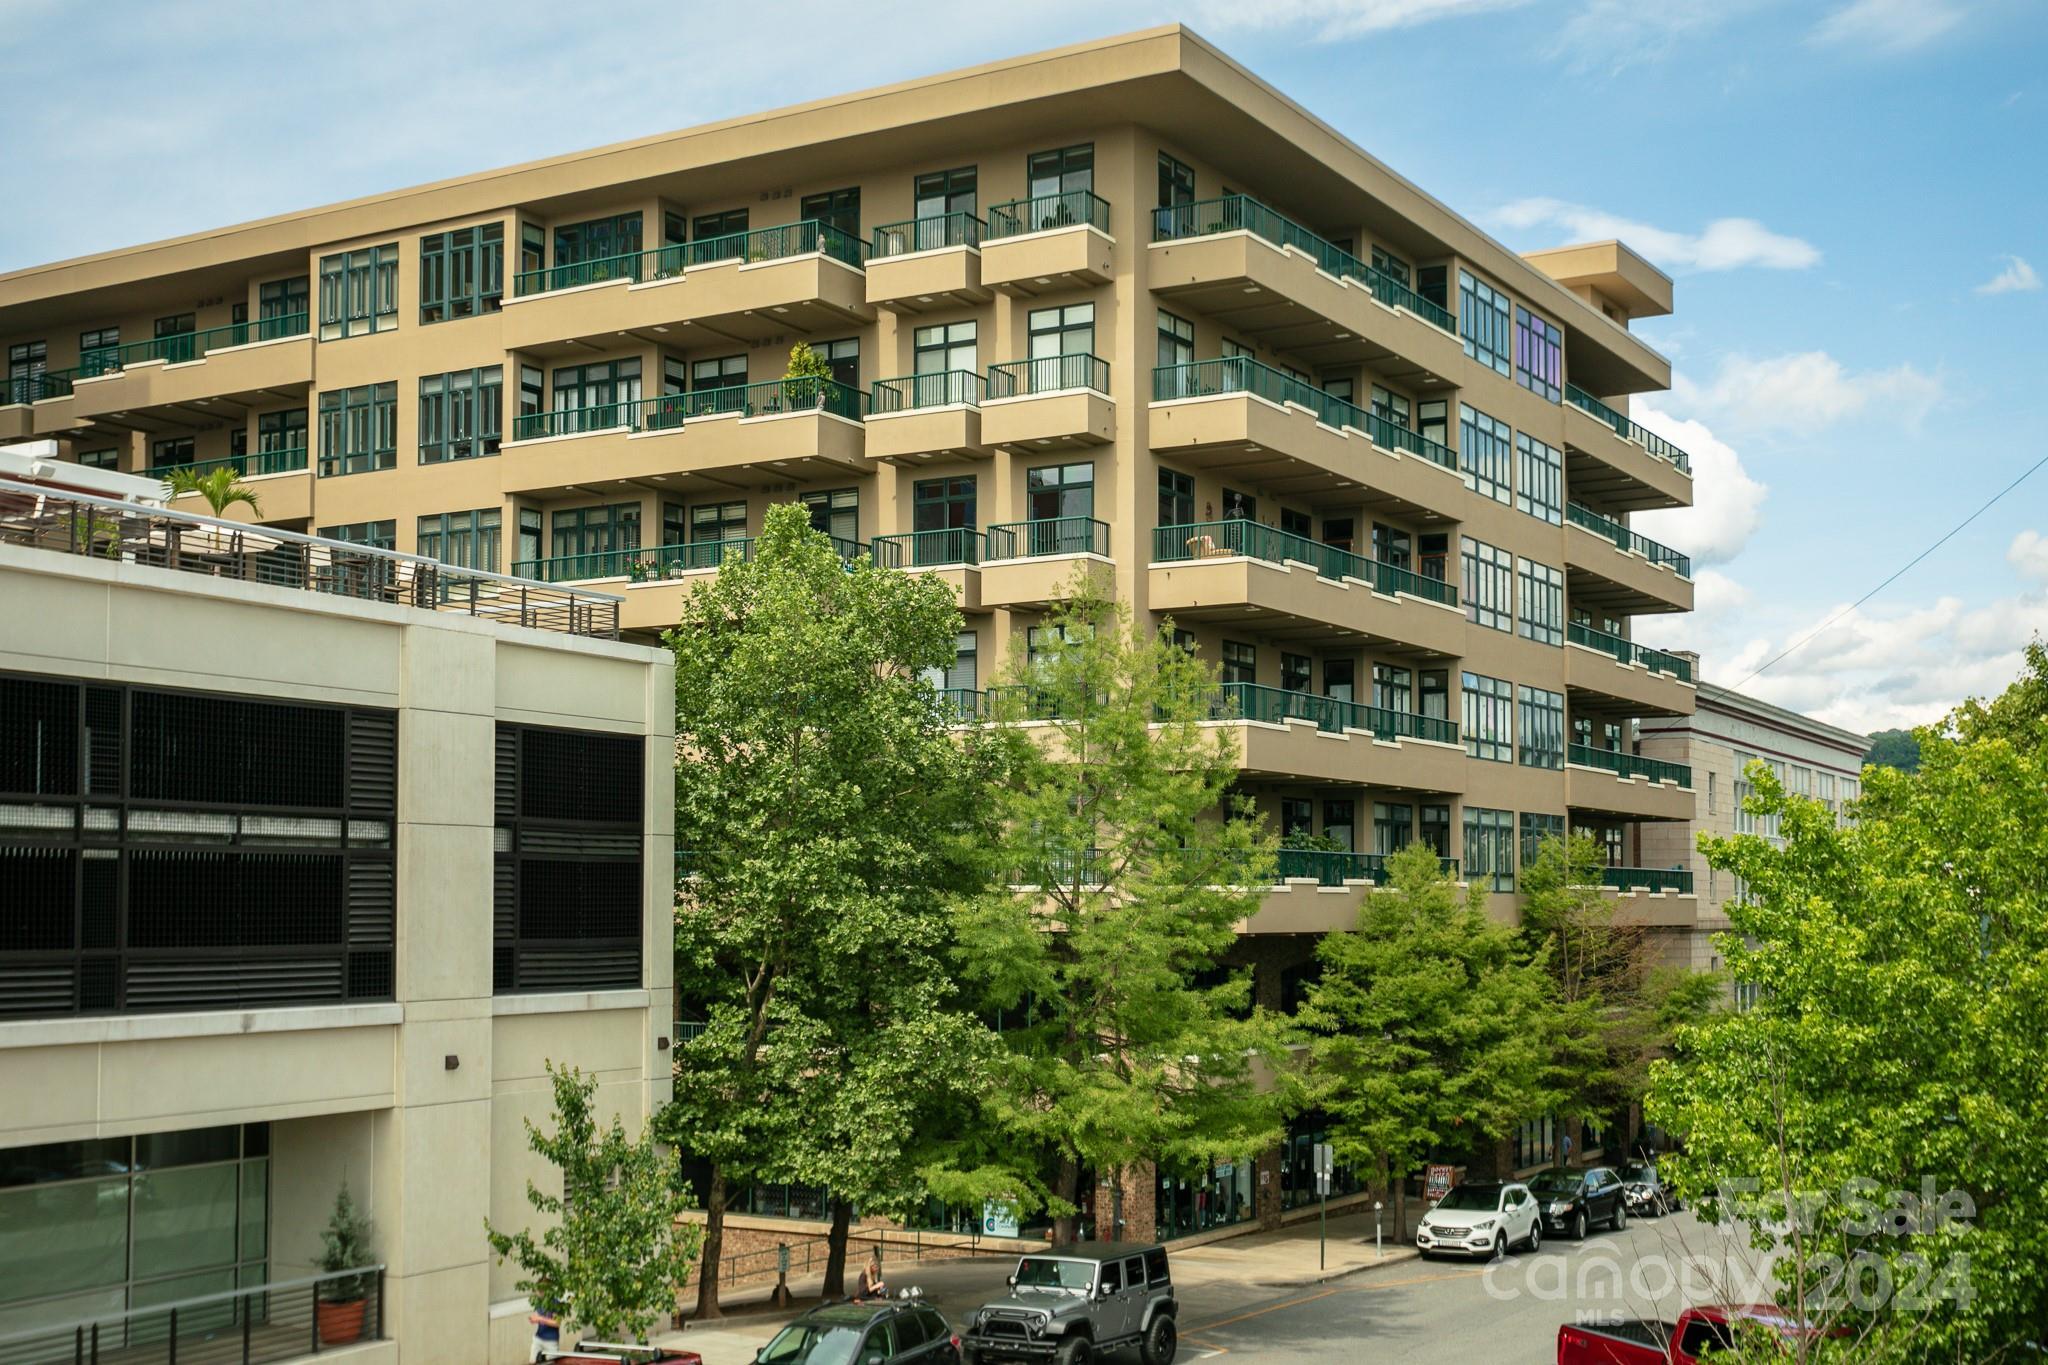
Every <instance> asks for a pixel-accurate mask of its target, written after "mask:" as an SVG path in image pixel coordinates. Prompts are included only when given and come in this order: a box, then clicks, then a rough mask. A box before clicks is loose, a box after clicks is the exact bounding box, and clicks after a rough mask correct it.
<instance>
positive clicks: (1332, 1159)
mask: <svg viewBox="0 0 2048 1365" xmlns="http://www.w3.org/2000/svg"><path fill="white" fill-rule="evenodd" d="M1336 1169H1337V1153H1336V1151H1335V1150H1334V1149H1333V1148H1332V1147H1331V1146H1330V1144H1329V1143H1327V1142H1318V1143H1317V1144H1316V1174H1317V1175H1319V1176H1322V1177H1323V1178H1324V1183H1325V1184H1327V1183H1328V1180H1329V1177H1330V1175H1331V1173H1332V1172H1334V1171H1335V1170H1336Z"/></svg>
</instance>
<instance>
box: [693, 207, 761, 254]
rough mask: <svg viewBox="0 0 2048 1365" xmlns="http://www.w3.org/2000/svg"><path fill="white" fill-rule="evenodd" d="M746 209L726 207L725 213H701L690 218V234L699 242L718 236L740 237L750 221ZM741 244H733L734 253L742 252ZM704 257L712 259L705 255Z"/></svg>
mask: <svg viewBox="0 0 2048 1365" xmlns="http://www.w3.org/2000/svg"><path fill="white" fill-rule="evenodd" d="M749 221H750V220H749V218H748V211H747V210H746V209H726V210H725V211H724V212H723V213H700V214H698V215H697V216H696V217H695V218H692V219H691V220H690V236H691V238H692V239H693V240H695V241H699V242H705V241H710V240H712V239H713V238H718V237H739V236H743V235H744V234H745V233H746V231H747V224H748V222H749ZM740 248H741V244H740V243H738V242H734V243H733V244H732V254H733V255H735V256H737V255H739V254H740ZM704 259H707V260H708V259H711V258H710V257H705V258H704Z"/></svg>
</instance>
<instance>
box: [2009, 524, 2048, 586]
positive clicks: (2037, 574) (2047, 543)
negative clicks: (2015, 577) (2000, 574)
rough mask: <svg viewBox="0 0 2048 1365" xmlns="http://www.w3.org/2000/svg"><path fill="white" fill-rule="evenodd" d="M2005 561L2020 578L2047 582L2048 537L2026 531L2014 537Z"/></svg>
mask: <svg viewBox="0 0 2048 1365" xmlns="http://www.w3.org/2000/svg"><path fill="white" fill-rule="evenodd" d="M2005 559H2006V562H2007V563H2008V564H2011V565H2012V567H2013V568H2014V570H2016V571H2017V572H2018V573H2019V575H2020V576H2021V577H2022V578H2032V579H2038V580H2040V581H2042V582H2048V536H2044V535H2042V534H2041V533H2040V532H2039V531H2035V530H2026V531H2022V532H2020V533H2019V534H2018V535H2016V536H2014V537H2013V538H2012V544H2011V545H2008V546H2007V547H2006V550H2005Z"/></svg>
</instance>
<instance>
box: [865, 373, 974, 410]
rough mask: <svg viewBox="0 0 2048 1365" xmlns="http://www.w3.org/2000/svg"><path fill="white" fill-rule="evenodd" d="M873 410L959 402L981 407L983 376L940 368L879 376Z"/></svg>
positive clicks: (925, 406)
mask: <svg viewBox="0 0 2048 1365" xmlns="http://www.w3.org/2000/svg"><path fill="white" fill-rule="evenodd" d="M872 392H873V394H874V397H873V400H872V401H871V402H870V403H869V405H868V411H870V412H908V411H910V410H911V409H913V408H944V407H953V406H957V405H959V404H963V403H964V404H966V405H967V406H968V407H979V406H980V404H981V376H980V375H978V374H976V373H975V372H974V371H972V370H940V371H939V372H938V373H936V374H906V375H899V376H897V377H896V378H894V379H877V380H876V381H875V387H874V389H873V391H872Z"/></svg>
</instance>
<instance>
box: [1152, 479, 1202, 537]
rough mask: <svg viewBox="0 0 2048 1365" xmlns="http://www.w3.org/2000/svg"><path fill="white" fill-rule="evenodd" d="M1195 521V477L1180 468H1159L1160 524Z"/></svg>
mask: <svg viewBox="0 0 2048 1365" xmlns="http://www.w3.org/2000/svg"><path fill="white" fill-rule="evenodd" d="M1194 521H1195V479H1194V476H1193V475H1192V474H1183V473H1181V472H1180V471H1179V470H1178V469H1167V468H1165V467H1164V466H1161V467H1160V470H1159V524H1160V525H1161V526H1192V525H1193V524H1194Z"/></svg>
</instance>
